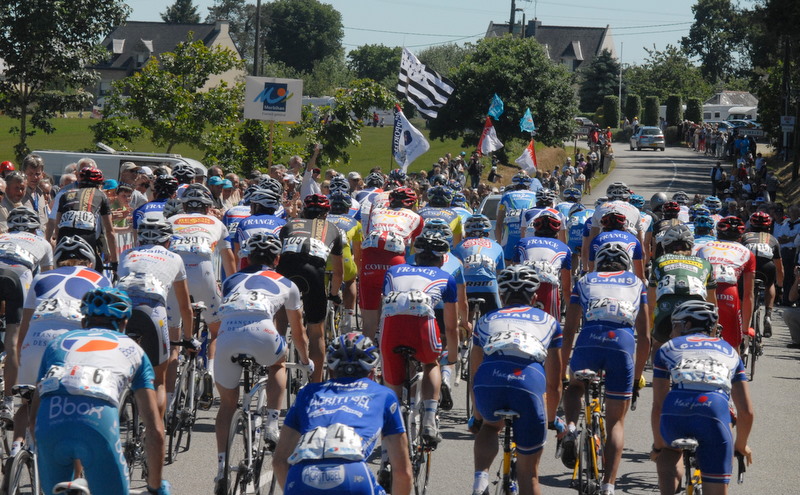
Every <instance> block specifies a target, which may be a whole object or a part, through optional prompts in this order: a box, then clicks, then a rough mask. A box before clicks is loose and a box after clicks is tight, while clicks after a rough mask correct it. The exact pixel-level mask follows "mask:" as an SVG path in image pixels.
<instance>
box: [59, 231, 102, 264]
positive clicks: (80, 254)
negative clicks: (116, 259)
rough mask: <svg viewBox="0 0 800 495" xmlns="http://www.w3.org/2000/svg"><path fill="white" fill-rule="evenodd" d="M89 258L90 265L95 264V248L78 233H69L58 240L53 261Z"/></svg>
mask: <svg viewBox="0 0 800 495" xmlns="http://www.w3.org/2000/svg"><path fill="white" fill-rule="evenodd" d="M73 259H80V260H87V261H89V264H90V265H89V266H94V264H95V259H96V258H95V255H94V249H92V246H90V245H89V243H88V242H86V240H85V239H84V238H83V237H81V236H78V235H67V236H64V237H62V238H61V239H59V240H58V244H56V250H55V251H54V252H53V261H54V262H55V263H56V264H58V263H59V262H61V261H65V260H73Z"/></svg>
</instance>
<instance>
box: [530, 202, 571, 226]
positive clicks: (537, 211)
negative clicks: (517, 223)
mask: <svg viewBox="0 0 800 495" xmlns="http://www.w3.org/2000/svg"><path fill="white" fill-rule="evenodd" d="M543 211H549V212H550V213H552V214H554V215H555V216H557V217H558V218H559V219H560V220H561V230H564V229H565V228H566V227H565V224H566V223H567V219H566V217H565V216H564V215H562V214H561V212H560V211H558V210H556V209H555V208H538V207H537V208H531V209H529V210H526V211H525V213H523V214H522V222H523V224H524V225H525V226H526V227H527V228H528V229H529V230H531V231H532V230H533V221H534V220H535V219H536V217H538V216H539V215H540V214H541V213H542V212H543Z"/></svg>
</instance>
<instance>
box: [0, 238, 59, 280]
mask: <svg viewBox="0 0 800 495" xmlns="http://www.w3.org/2000/svg"><path fill="white" fill-rule="evenodd" d="M0 266H4V267H14V266H17V267H22V268H24V269H21V270H19V276H20V283H22V289H23V290H24V291H27V290H28V288H30V285H31V280H32V279H33V276H34V275H36V274H37V273H39V272H40V271H41V270H42V269H43V268H47V267H52V266H53V247H52V245H51V244H50V243H49V242H47V241H46V240H45V238H44V237H41V236H38V235H36V234H32V233H29V232H22V231H17V232H6V233H5V234H0Z"/></svg>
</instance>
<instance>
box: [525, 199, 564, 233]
mask: <svg viewBox="0 0 800 495" xmlns="http://www.w3.org/2000/svg"><path fill="white" fill-rule="evenodd" d="M555 199H556V193H555V192H553V191H552V190H551V189H547V188H542V189H539V190H538V191H536V206H535V207H533V208H529V209H527V210H525V212H524V213H523V214H522V230H521V233H520V235H521V236H522V238H523V239H524V238H525V237H528V236H529V235H530V234H529V233H528V230H530V229H532V227H533V219H534V218H536V217H537V216H539V214H540V213H541V212H543V211H545V210H549V211H550V212H552V213H555V214H556V215H557V216H558V218H559V219H561V223H562V224H563V223H564V218H563V216H562V215H561V214H560V213H559V212H558V210H556V209H555V208H553V203H554V202H555ZM559 234H561V232H559ZM565 234H566V233H565ZM565 239H566V235H565V236H564V238H563V239H561V236H560V235H559V240H561V241H564V240H565Z"/></svg>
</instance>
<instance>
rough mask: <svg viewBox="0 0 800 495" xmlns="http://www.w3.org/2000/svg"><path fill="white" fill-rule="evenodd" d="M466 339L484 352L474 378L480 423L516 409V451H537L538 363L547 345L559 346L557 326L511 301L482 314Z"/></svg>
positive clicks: (541, 426) (541, 414) (541, 390)
mask: <svg viewBox="0 0 800 495" xmlns="http://www.w3.org/2000/svg"><path fill="white" fill-rule="evenodd" d="M472 341H473V344H474V345H476V346H480V347H481V348H482V349H483V354H484V357H483V362H482V363H481V365H480V367H479V368H478V370H477V372H476V373H475V377H474V383H475V385H474V389H473V390H474V393H475V407H477V409H478V411H480V413H481V415H482V416H483V418H484V419H485V420H486V421H500V420H501V418H499V417H497V416H495V415H494V412H495V411H497V410H500V409H511V410H513V411H516V412H517V413H518V414H519V415H520V416H519V417H517V418H515V419H514V434H515V441H516V443H517V452H519V453H520V454H526V455H527V454H534V453H536V452H538V451H539V450H541V449H542V447H543V446H544V444H545V440H546V436H547V415H546V410H545V404H544V398H543V397H544V394H545V391H546V385H547V383H546V377H545V370H544V366H543V363H544V362H545V360H546V358H547V354H548V351H549V350H550V349H559V348H561V344H562V334H561V326H560V325H559V324H558V321H556V320H555V319H554V318H553V317H552V316H550V315H548V314H547V313H545V312H543V311H541V310H539V309H536V308H532V307H530V306H524V305H514V306H509V307H506V308H503V309H499V310H497V311H493V312H491V313H489V314H487V315H485V316H483V317H482V318H481V319H480V321H479V322H478V323H477V324H476V325H475V330H474V332H473V337H472Z"/></svg>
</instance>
